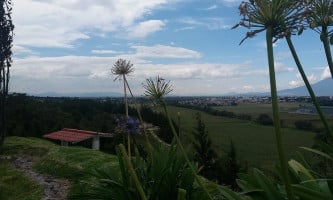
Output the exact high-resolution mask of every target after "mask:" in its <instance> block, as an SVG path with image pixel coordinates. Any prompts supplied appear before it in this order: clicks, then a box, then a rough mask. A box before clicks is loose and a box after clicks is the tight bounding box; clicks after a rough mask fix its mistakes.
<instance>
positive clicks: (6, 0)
mask: <svg viewBox="0 0 333 200" xmlns="http://www.w3.org/2000/svg"><path fill="white" fill-rule="evenodd" d="M0 2H1V3H0V4H1V7H0V81H1V82H0V115H1V120H0V145H2V144H3V142H4V140H5V135H6V134H5V130H6V128H5V125H6V120H5V103H6V97H7V95H8V84H9V75H10V73H9V69H10V67H11V63H12V50H11V48H12V42H13V30H14V25H13V22H12V18H11V14H12V2H11V0H1V1H0Z"/></svg>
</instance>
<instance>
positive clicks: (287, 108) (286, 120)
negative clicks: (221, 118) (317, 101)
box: [213, 102, 333, 128]
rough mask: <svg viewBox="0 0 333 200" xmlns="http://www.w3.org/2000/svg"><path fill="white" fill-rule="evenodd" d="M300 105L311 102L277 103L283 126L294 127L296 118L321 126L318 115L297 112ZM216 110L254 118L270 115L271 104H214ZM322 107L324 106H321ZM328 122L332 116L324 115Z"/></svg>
mask: <svg viewBox="0 0 333 200" xmlns="http://www.w3.org/2000/svg"><path fill="white" fill-rule="evenodd" d="M300 105H302V106H306V107H310V106H312V104H309V103H301V104H300V103H296V102H295V103H290V102H282V103H280V104H279V109H280V118H281V120H282V121H283V126H285V127H290V128H294V127H295V126H294V123H295V121H297V120H309V121H311V122H312V123H313V124H314V125H315V126H316V127H318V128H321V127H323V125H322V122H321V121H320V118H319V116H318V115H307V114H303V115H302V114H297V113H295V111H296V110H298V109H299V108H300ZM213 108H214V109H216V110H226V111H230V112H234V113H236V114H248V115H250V116H251V117H252V118H253V119H256V118H257V117H258V116H259V115H260V114H263V113H264V114H268V115H270V116H272V106H271V104H268V103H267V104H264V103H261V104H257V103H241V104H238V105H237V106H215V107H213ZM322 109H324V108H322ZM326 118H327V120H328V123H329V125H330V126H333V116H332V115H330V116H329V115H326Z"/></svg>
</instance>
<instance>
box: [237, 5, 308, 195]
mask: <svg viewBox="0 0 333 200" xmlns="http://www.w3.org/2000/svg"><path fill="white" fill-rule="evenodd" d="M301 3H303V2H302V1H293V0H292V1H290V0H250V1H249V2H242V3H241V5H240V6H239V11H240V14H241V15H242V16H243V18H242V19H241V21H240V23H239V24H237V25H236V26H234V27H233V28H236V27H238V26H243V27H246V28H250V29H251V28H254V30H251V31H249V32H248V33H247V34H246V37H245V38H244V39H243V40H242V41H241V43H242V42H243V41H244V40H245V39H247V38H251V37H253V36H255V35H256V34H258V33H260V32H262V31H266V45H267V56H268V67H269V77H270V86H271V97H272V110H273V120H274V127H275V136H276V144H277V149H278V153H279V160H280V165H281V169H282V174H283V181H284V184H285V187H286V192H287V196H288V198H289V199H294V195H293V191H292V189H291V185H290V177H289V173H288V164H287V160H286V156H285V153H284V150H283V145H282V138H281V126H280V117H279V108H278V98H277V88H276V80H275V68H274V52H273V42H275V41H276V40H278V39H280V38H283V37H284V36H285V34H286V33H285V31H286V27H288V28H289V29H290V30H294V29H297V27H298V25H299V24H298V23H296V22H297V21H299V20H300V18H299V16H300V15H299V14H300V13H301V12H302V9H300V4H301Z"/></svg>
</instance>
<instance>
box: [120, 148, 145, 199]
mask: <svg viewBox="0 0 333 200" xmlns="http://www.w3.org/2000/svg"><path fill="white" fill-rule="evenodd" d="M119 149H120V152H121V154H122V156H123V158H124V159H125V161H126V164H127V168H128V171H129V173H130V175H131V177H132V179H133V181H134V184H135V187H136V189H137V190H138V192H139V194H140V197H141V199H142V200H147V197H146V194H145V192H144V191H143V189H142V186H141V184H140V181H139V178H138V176H137V175H136V173H135V171H134V168H133V165H132V163H131V160H130V158H129V157H128V156H127V154H126V149H125V147H124V145H122V144H120V145H119Z"/></svg>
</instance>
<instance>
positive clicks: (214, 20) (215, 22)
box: [179, 17, 231, 30]
mask: <svg viewBox="0 0 333 200" xmlns="http://www.w3.org/2000/svg"><path fill="white" fill-rule="evenodd" d="M179 22H180V23H183V24H186V25H189V26H187V27H204V28H207V29H209V30H221V29H224V30H225V29H230V28H231V25H229V24H227V23H226V22H225V19H224V18H220V17H205V18H199V19H196V18H192V17H185V18H182V19H179Z"/></svg>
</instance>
